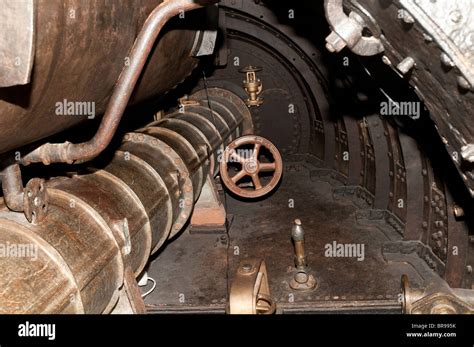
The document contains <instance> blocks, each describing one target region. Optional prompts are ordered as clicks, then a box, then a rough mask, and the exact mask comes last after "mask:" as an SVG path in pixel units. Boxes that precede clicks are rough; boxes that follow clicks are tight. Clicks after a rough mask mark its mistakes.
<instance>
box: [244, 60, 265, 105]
mask: <svg viewBox="0 0 474 347" xmlns="http://www.w3.org/2000/svg"><path fill="white" fill-rule="evenodd" d="M259 71H262V68H260V67H256V66H252V65H249V66H246V67H244V68H242V69H240V70H239V72H241V73H245V74H246V79H245V80H244V81H243V85H244V89H245V92H246V93H247V94H248V96H249V98H248V99H247V100H246V104H247V106H248V107H251V106H257V107H258V106H260V105H262V104H263V99H262V98H261V97H260V94H261V93H262V91H263V83H262V81H261V80H260V79H259V78H257V72H259Z"/></svg>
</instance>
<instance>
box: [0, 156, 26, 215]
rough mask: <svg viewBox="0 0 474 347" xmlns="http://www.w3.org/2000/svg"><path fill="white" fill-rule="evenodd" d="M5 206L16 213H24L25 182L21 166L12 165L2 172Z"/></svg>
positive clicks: (0, 174)
mask: <svg viewBox="0 0 474 347" xmlns="http://www.w3.org/2000/svg"><path fill="white" fill-rule="evenodd" d="M0 176H1V182H2V190H3V198H4V201H5V205H7V207H8V208H9V209H10V210H12V211H15V212H23V211H24V208H23V196H24V195H23V182H22V179H21V171H20V165H19V164H18V163H15V164H10V165H8V166H7V167H5V168H4V169H3V171H2V172H0Z"/></svg>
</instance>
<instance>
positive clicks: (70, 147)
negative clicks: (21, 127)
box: [21, 0, 216, 165]
mask: <svg viewBox="0 0 474 347" xmlns="http://www.w3.org/2000/svg"><path fill="white" fill-rule="evenodd" d="M214 2H216V1H213V0H206V1H202V0H167V1H165V2H163V3H161V4H160V5H159V6H157V7H156V8H155V9H154V10H153V12H152V13H151V14H150V16H149V17H148V19H147V20H146V22H145V24H144V25H143V28H142V30H141V31H140V34H139V35H138V37H137V39H136V40H135V43H134V45H133V47H132V50H131V52H130V64H129V66H124V68H123V70H122V73H121V74H120V77H119V79H118V81H117V84H116V85H115V88H114V91H113V94H112V96H111V98H110V101H109V104H108V105H107V109H106V111H105V115H104V117H103V119H102V122H101V124H100V127H99V130H98V131H97V133H96V134H95V135H94V137H93V138H92V139H91V140H89V141H87V142H83V143H78V144H72V143H70V142H65V143H54V144H52V143H46V144H44V145H42V146H40V147H38V148H37V149H35V150H34V151H32V152H30V153H28V154H27V155H25V156H24V157H23V159H22V160H21V163H22V164H23V165H28V164H31V163H43V164H45V165H49V164H51V163H68V164H73V163H82V162H86V161H89V160H91V159H94V158H95V157H97V156H98V155H99V154H100V153H101V152H102V151H103V150H104V149H105V148H106V147H107V146H108V145H109V144H110V141H111V140H112V138H113V136H114V134H115V131H116V130H117V127H118V125H119V123H120V120H121V119H122V116H123V113H124V111H125V108H126V107H127V105H128V102H129V100H130V97H131V95H132V93H133V90H134V89H135V86H136V84H137V81H138V79H139V77H140V75H141V73H142V71H143V68H144V66H145V64H146V62H147V59H148V57H149V55H150V52H151V50H152V49H153V46H154V44H155V41H156V39H157V37H158V35H159V34H160V32H161V29H162V28H163V26H164V25H165V24H166V23H167V22H168V21H169V20H170V19H171V18H173V17H174V16H176V15H178V14H180V13H183V12H186V11H191V10H194V9H197V8H200V7H203V6H204V5H206V4H210V3H214Z"/></svg>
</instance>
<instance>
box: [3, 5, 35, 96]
mask: <svg viewBox="0 0 474 347" xmlns="http://www.w3.org/2000/svg"><path fill="white" fill-rule="evenodd" d="M35 5H36V4H35V1H33V0H16V1H9V0H1V1H0V9H1V10H0V23H2V30H0V62H1V63H0V88H4V87H12V86H16V85H25V84H27V83H29V82H30V80H31V72H32V68H33V61H34V56H35V22H36V12H35Z"/></svg>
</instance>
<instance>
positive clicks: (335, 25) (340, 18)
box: [324, 0, 384, 56]
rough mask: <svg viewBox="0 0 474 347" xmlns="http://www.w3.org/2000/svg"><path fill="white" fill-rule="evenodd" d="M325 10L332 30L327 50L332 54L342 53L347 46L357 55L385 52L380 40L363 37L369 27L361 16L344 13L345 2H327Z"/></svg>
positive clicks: (327, 40) (333, 0) (338, 0)
mask: <svg viewBox="0 0 474 347" xmlns="http://www.w3.org/2000/svg"><path fill="white" fill-rule="evenodd" d="M324 9H325V12H326V19H327V20H328V22H329V25H330V26H331V29H332V32H331V34H330V35H329V36H328V37H327V38H326V42H327V44H326V48H327V49H328V50H329V51H330V52H332V53H335V52H340V51H342V50H343V49H344V48H345V47H346V46H347V47H348V48H349V49H350V50H351V51H352V52H354V53H355V54H358V55H362V56H373V55H376V54H379V53H382V52H383V51H384V47H383V44H382V42H381V40H380V39H378V38H376V37H374V36H371V37H365V36H363V30H364V28H366V27H367V25H366V24H365V22H364V19H363V18H362V17H361V16H360V15H359V14H357V13H356V12H351V13H349V15H346V14H345V13H344V6H343V0H325V2H324Z"/></svg>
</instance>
